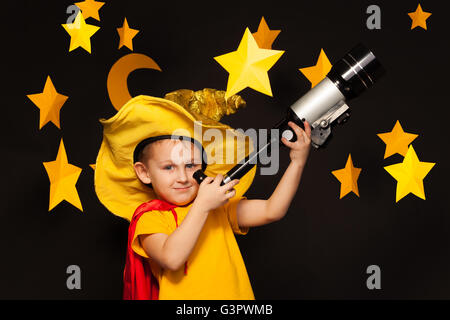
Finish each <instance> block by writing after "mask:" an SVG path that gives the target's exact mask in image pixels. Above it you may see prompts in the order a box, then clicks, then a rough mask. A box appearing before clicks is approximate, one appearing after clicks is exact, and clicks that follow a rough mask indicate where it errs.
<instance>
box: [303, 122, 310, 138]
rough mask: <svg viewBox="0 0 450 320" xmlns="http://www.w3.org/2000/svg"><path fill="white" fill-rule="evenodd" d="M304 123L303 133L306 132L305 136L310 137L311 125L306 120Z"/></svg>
mask: <svg viewBox="0 0 450 320" xmlns="http://www.w3.org/2000/svg"><path fill="white" fill-rule="evenodd" d="M304 124H305V133H306V136H307V137H308V138H311V125H310V124H309V122H308V121H305V122H304Z"/></svg>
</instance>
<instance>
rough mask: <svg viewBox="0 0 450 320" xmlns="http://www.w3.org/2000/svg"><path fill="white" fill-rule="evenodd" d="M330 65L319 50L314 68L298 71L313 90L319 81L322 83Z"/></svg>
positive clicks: (321, 50) (323, 53) (325, 56)
mask: <svg viewBox="0 0 450 320" xmlns="http://www.w3.org/2000/svg"><path fill="white" fill-rule="evenodd" d="M331 67H332V65H331V63H330V60H328V58H327V55H326V54H325V52H324V51H323V49H320V54H319V59H317V63H316V65H315V66H312V67H307V68H301V69H299V70H300V72H301V73H303V75H304V76H305V77H306V78H307V79H308V80H309V81H310V82H311V88H314V86H315V85H317V84H318V83H319V82H320V81H322V80H323V79H324V78H325V77H326V75H327V74H328V72H330V70H331Z"/></svg>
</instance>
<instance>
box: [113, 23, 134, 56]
mask: <svg viewBox="0 0 450 320" xmlns="http://www.w3.org/2000/svg"><path fill="white" fill-rule="evenodd" d="M117 32H118V33H119V37H120V40H119V49H120V48H122V47H123V46H126V47H128V49H130V50H131V51H133V38H134V37H135V36H136V35H137V34H138V32H139V30H136V29H131V28H130V27H129V26H128V22H127V18H125V20H124V22H123V25H122V27H121V28H117Z"/></svg>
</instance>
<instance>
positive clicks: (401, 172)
mask: <svg viewBox="0 0 450 320" xmlns="http://www.w3.org/2000/svg"><path fill="white" fill-rule="evenodd" d="M434 165H435V163H432V162H420V161H419V158H417V154H416V152H415V151H414V148H413V146H412V145H411V146H409V149H408V152H407V153H406V156H405V158H404V159H403V162H402V163H397V164H393V165H390V166H387V167H384V169H385V170H386V171H387V172H389V174H390V175H391V176H393V177H394V178H395V180H397V195H396V200H395V202H398V201H399V200H400V199H402V198H403V197H404V196H406V195H407V194H409V193H413V194H415V195H416V196H418V197H419V198H421V199H423V200H425V191H424V188H423V179H424V178H425V177H426V175H427V174H428V172H430V170H431V168H433V167H434Z"/></svg>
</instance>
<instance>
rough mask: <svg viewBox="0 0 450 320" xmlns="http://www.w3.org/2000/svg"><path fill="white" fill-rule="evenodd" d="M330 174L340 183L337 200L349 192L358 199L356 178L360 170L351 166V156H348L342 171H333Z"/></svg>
mask: <svg viewBox="0 0 450 320" xmlns="http://www.w3.org/2000/svg"><path fill="white" fill-rule="evenodd" d="M331 173H332V174H333V175H334V176H335V177H336V178H337V179H338V180H339V181H340V182H341V195H340V198H339V199H342V198H343V197H344V196H345V195H346V194H347V193H349V192H351V191H353V192H354V193H355V194H356V195H357V196H358V197H359V191H358V177H359V174H360V173H361V169H360V168H355V167H354V166H353V162H352V155H351V154H349V155H348V159H347V163H346V164H345V168H344V169H339V170H334V171H332V172H331Z"/></svg>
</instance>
